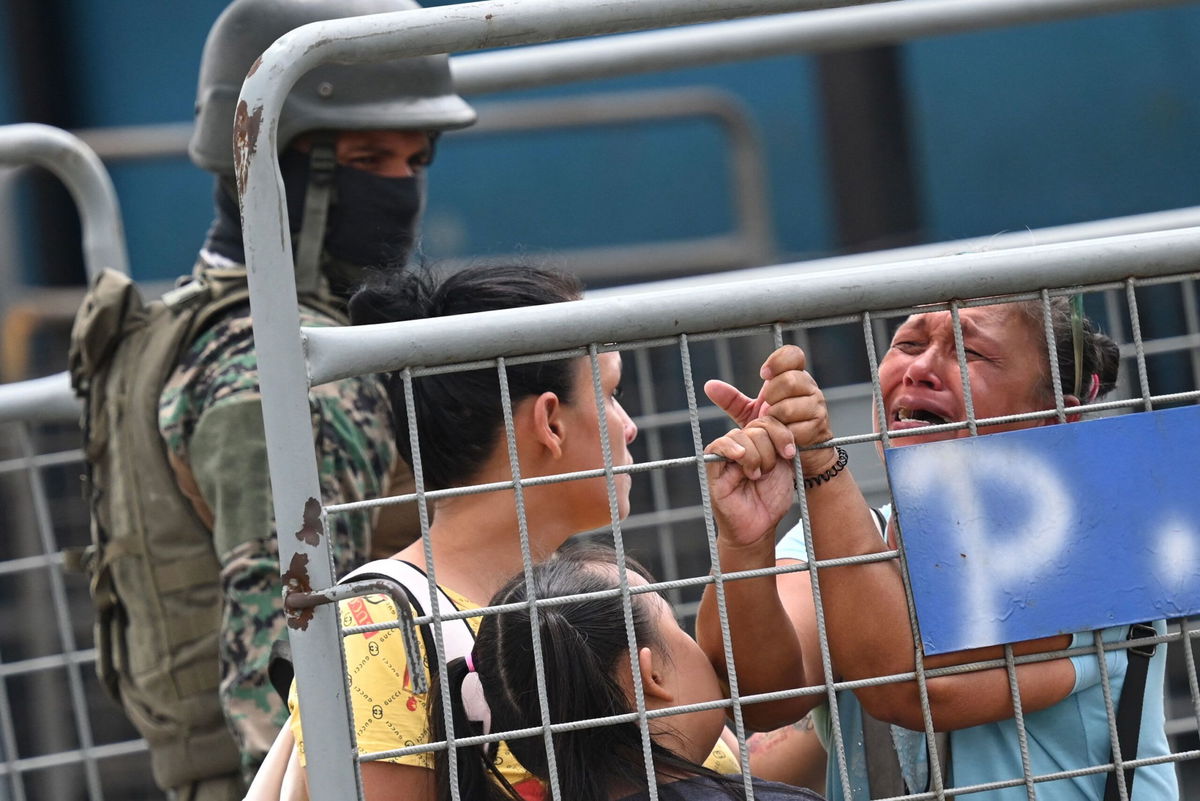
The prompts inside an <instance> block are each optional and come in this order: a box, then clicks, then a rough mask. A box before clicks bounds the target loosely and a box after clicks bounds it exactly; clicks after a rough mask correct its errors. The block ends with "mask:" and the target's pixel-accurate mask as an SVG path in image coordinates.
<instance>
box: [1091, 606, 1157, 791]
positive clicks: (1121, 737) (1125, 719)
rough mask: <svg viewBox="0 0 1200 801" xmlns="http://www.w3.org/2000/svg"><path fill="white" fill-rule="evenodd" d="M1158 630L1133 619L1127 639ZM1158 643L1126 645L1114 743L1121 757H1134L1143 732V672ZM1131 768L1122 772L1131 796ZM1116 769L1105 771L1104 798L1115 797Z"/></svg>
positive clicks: (1144, 673) (1147, 634) (1153, 635)
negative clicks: (1106, 777)
mask: <svg viewBox="0 0 1200 801" xmlns="http://www.w3.org/2000/svg"><path fill="white" fill-rule="evenodd" d="M1156 636H1158V632H1157V631H1156V630H1155V629H1154V627H1153V626H1151V625H1149V624H1148V623H1135V624H1134V625H1132V626H1130V627H1129V636H1128V637H1126V639H1127V640H1140V639H1142V638H1144V637H1156ZM1157 647H1158V646H1157V645H1155V644H1153V643H1151V644H1150V645H1145V646H1136V647H1130V648H1126V649H1125V654H1126V658H1127V659H1128V660H1129V666H1128V667H1127V668H1126V669H1125V683H1124V684H1123V685H1121V700H1119V701H1118V702H1117V743H1118V744H1119V745H1120V746H1121V759H1123V760H1132V759H1137V750H1138V738H1139V737H1140V736H1141V733H1142V702H1143V701H1144V700H1145V695H1146V674H1147V673H1148V672H1149V671H1150V657H1152V656H1154V651H1155V649H1156V648H1157ZM1133 771H1134V768H1126V769H1125V770H1123V771H1122V772H1121V773H1122V774H1123V776H1122V778H1123V779H1124V781H1125V797H1126V798H1128V799H1130V801H1132V799H1133ZM1120 797H1121V796H1120V792H1119V790H1118V788H1117V772H1116V771H1115V770H1114V771H1113V772H1112V773H1110V774H1108V781H1107V782H1106V783H1105V785H1104V801H1118V799H1120Z"/></svg>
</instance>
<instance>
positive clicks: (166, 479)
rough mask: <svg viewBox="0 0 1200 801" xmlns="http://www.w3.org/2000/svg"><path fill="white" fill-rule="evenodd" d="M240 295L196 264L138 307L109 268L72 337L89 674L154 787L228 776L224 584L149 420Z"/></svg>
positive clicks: (231, 754) (217, 271)
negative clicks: (180, 367)
mask: <svg viewBox="0 0 1200 801" xmlns="http://www.w3.org/2000/svg"><path fill="white" fill-rule="evenodd" d="M248 297H249V291H248V288H247V285H246V273H245V270H244V268H214V267H210V266H207V265H205V264H204V263H203V262H201V263H200V264H198V265H197V270H196V273H195V275H194V277H193V279H192V280H191V281H190V282H189V283H186V284H184V285H182V286H180V287H179V288H177V289H174V290H172V291H170V292H168V293H167V294H166V295H164V296H163V298H162V299H161V300H156V301H152V302H149V303H146V302H144V301H143V300H142V297H141V295H140V293H139V292H138V290H137V287H136V286H135V285H134V284H133V282H132V281H131V280H130V279H129V278H128V277H127V276H125V275H122V274H120V273H117V272H114V271H111V270H106V271H104V272H103V273H101V274H100V275H99V276H98V277H97V279H96V280H95V282H94V283H93V285H92V288H91V290H90V291H89V292H88V294H87V296H86V298H85V299H84V302H83V306H82V307H81V308H80V311H79V313H78V315H77V317H76V319H75V324H74V327H73V329H72V332H71V350H70V357H69V358H70V372H71V383H72V386H73V387H74V388H75V391H76V392H77V393H78V394H79V395H80V396H81V397H83V399H84V412H83V430H84V453H85V457H86V460H87V464H88V468H89V469H88V486H87V490H86V492H87V496H88V501H89V504H90V506H91V513H92V514H91V517H92V524H91V531H92V545H91V547H90V548H88V549H87V551H86V553H85V556H84V558H83V565H82V566H83V567H84V568H85V569H86V570H87V572H88V574H89V576H90V583H91V591H92V598H93V603H94V605H95V609H96V623H95V630H96V672H97V675H98V676H99V678H100V683H101V685H102V686H103V687H104V688H105V690H106V691H107V692H108V694H109V695H111V696H112V697H113V698H114V699H116V700H117V701H118V702H119V703H120V704H121V705H122V706H123V707H124V709H125V713H126V715H127V716H128V717H129V719H130V721H131V722H132V723H133V724H134V726H135V727H136V728H137V730H138V731H139V732H140V733H141V735H142V736H143V737H145V739H146V742H147V743H148V744H149V747H150V756H151V765H152V768H153V772H154V779H155V781H156V782H157V783H158V785H159V786H160V787H162V788H164V789H169V788H174V787H180V786H183V785H187V784H190V783H192V782H196V781H200V780H203V779H208V778H213V777H217V776H222V775H225V774H231V773H232V774H236V773H238V772H239V771H240V758H239V755H238V749H237V746H236V744H235V741H234V739H233V736H232V735H231V734H230V733H229V731H228V729H227V728H226V724H225V718H224V716H223V714H222V712H221V705H220V700H219V697H218V692H217V687H218V682H219V667H218V658H217V649H218V635H219V630H220V624H221V609H222V592H221V587H220V583H219V574H220V564H219V562H218V560H217V555H216V553H215V551H214V548H213V541H212V534H211V532H210V531H209V530H208V528H207V527H206V526H205V525H204V524H203V523H202V522H201V520H200V518H199V517H198V516H197V514H196V512H195V510H194V509H193V507H192V504H191V502H190V501H189V500H188V499H187V498H186V497H185V496H184V495H183V494H182V493H181V492H180V490H179V487H178V485H177V484H176V480H175V474H174V471H173V470H172V468H171V466H170V464H169V463H168V461H167V452H166V446H165V444H164V442H163V440H162V437H161V435H160V433H159V428H158V407H159V396H160V395H161V394H162V390H163V386H164V385H165V383H166V381H167V379H168V378H169V377H170V375H171V373H172V372H173V371H174V369H175V366H176V364H177V362H178V360H179V357H180V356H181V354H182V353H183V351H184V350H185V349H186V348H187V347H188V346H189V345H190V344H191V343H192V342H193V341H194V340H195V338H196V337H197V336H199V334H200V333H202V332H203V331H204V330H205V329H206V328H207V327H208V326H209V325H210V324H212V323H213V322H215V321H216V320H217V319H218V318H219V317H220V316H221V315H222V314H224V313H226V312H228V311H229V310H230V309H231V308H233V307H234V306H236V305H238V304H242V303H245V302H246V301H247V299H248Z"/></svg>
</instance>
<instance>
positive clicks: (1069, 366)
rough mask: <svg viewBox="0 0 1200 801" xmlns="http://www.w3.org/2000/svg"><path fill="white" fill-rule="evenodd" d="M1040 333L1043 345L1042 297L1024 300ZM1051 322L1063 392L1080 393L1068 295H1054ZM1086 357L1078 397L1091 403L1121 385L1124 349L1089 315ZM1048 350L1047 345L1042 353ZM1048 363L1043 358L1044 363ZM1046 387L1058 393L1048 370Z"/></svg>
mask: <svg viewBox="0 0 1200 801" xmlns="http://www.w3.org/2000/svg"><path fill="white" fill-rule="evenodd" d="M1022 308H1023V309H1024V311H1025V314H1026V315H1027V316H1028V318H1029V322H1030V325H1033V326H1034V328H1035V330H1036V331H1037V334H1038V340H1039V341H1040V342H1041V343H1042V345H1043V348H1044V347H1045V345H1046V336H1045V331H1046V327H1045V324H1044V322H1043V319H1042V303H1041V301H1037V300H1031V301H1026V302H1025V303H1023V304H1022ZM1050 322H1051V326H1052V328H1053V329H1054V350H1055V353H1056V354H1057V355H1058V374H1059V379H1060V386H1061V388H1062V394H1063V395H1064V396H1066V395H1076V394H1077V390H1076V387H1075V333H1074V325H1073V314H1072V309H1071V300H1070V299H1069V298H1066V297H1054V298H1051V299H1050ZM1081 323H1082V328H1081V332H1082V359H1081V369H1080V376H1081V378H1080V387H1079V389H1078V397H1079V402H1080V403H1091V402H1092V401H1095V400H1098V399H1100V398H1102V397H1104V396H1105V395H1107V394H1108V393H1109V392H1112V391H1113V389H1114V388H1115V387H1116V385H1117V372H1118V371H1119V369H1120V366H1121V353H1120V349H1119V348H1118V347H1117V343H1115V342H1113V341H1112V339H1110V338H1109V337H1108V336H1106V335H1105V334H1102V333H1101V332H1100V330H1099V329H1098V328H1097V327H1096V324H1095V323H1094V322H1093V321H1092V320H1090V319H1088V318H1087V317H1086V316H1085V317H1083V318H1082V320H1081ZM1046 352H1047V351H1046V350H1045V349H1043V351H1042V353H1046ZM1044 364H1045V363H1044V362H1043V365H1044ZM1093 375H1095V376H1096V377H1097V378H1098V379H1099V387H1098V390H1097V392H1096V394H1095V396H1092V397H1089V395H1090V392H1091V386H1092V376H1093ZM1046 391H1047V393H1048V394H1050V395H1053V394H1054V387H1052V386H1051V385H1050V371H1049V370H1046Z"/></svg>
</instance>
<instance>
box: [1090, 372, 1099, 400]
mask: <svg viewBox="0 0 1200 801" xmlns="http://www.w3.org/2000/svg"><path fill="white" fill-rule="evenodd" d="M1099 394H1100V374H1099V373H1092V381H1091V383H1090V384H1089V385H1088V396H1087V400H1088V403H1091V402H1092V401H1094V400H1095V399H1096V396H1097V395H1099Z"/></svg>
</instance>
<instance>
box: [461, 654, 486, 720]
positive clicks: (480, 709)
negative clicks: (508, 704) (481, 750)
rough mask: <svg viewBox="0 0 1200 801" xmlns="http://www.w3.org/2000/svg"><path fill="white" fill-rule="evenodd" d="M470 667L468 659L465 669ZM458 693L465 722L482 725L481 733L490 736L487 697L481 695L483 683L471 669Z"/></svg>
mask: <svg viewBox="0 0 1200 801" xmlns="http://www.w3.org/2000/svg"><path fill="white" fill-rule="evenodd" d="M470 666H471V663H470V661H469V659H468V661H467V667H470ZM459 692H460V693H461V694H462V703H463V711H465V712H466V713H467V720H469V721H471V722H472V723H480V724H483V733H484V734H485V735H487V734H491V733H492V710H491V707H489V706H488V702H487V697H486V696H485V695H484V694H483V682H481V681H480V680H479V674H478V673H476V672H475V671H474V670H473V669H472V670H471V672H470V673H468V674H467V675H466V677H465V678H464V679H463V683H462V689H461V690H460V691H459Z"/></svg>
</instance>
